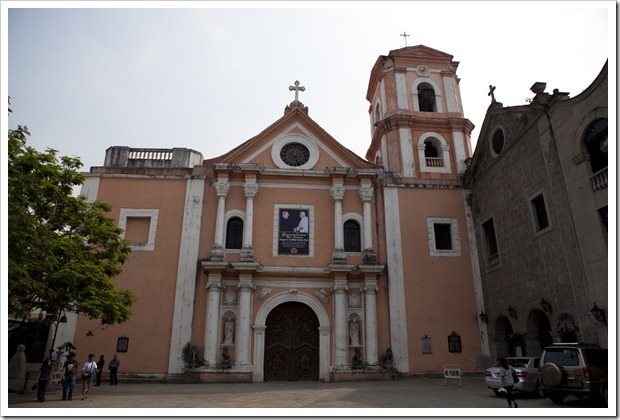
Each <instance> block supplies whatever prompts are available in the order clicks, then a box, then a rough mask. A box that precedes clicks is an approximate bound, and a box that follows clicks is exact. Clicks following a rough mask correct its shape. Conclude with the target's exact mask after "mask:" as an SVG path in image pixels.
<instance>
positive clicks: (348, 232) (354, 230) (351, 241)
mask: <svg viewBox="0 0 620 420" xmlns="http://www.w3.org/2000/svg"><path fill="white" fill-rule="evenodd" d="M361 239H362V237H361V232H360V224H359V223H358V222H357V221H355V220H351V219H349V220H347V221H346V222H344V250H345V251H346V252H361V251H362V245H361V243H362V241H361Z"/></svg>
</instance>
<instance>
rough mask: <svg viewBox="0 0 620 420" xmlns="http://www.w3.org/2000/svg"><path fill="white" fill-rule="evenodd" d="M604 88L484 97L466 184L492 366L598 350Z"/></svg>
mask: <svg viewBox="0 0 620 420" xmlns="http://www.w3.org/2000/svg"><path fill="white" fill-rule="evenodd" d="M607 80H608V79H607V64H605V66H604V67H603V69H602V71H601V72H600V74H599V75H598V77H597V78H596V80H594V82H593V83H592V84H591V86H590V87H588V88H587V89H586V90H585V91H584V92H582V93H581V94H579V95H577V96H575V97H573V98H570V97H569V94H568V93H564V92H560V91H559V90H557V89H554V90H553V93H551V94H549V93H546V92H545V87H546V86H545V83H535V84H534V85H533V86H532V88H531V90H532V92H533V93H534V95H535V96H534V97H533V99H532V100H531V102H530V103H529V104H527V105H522V106H513V107H504V106H503V105H502V104H501V103H500V102H498V101H497V100H496V99H495V94H494V92H493V90H494V87H491V89H492V90H491V93H492V94H493V96H492V97H493V101H492V103H491V105H490V107H489V109H488V111H487V115H486V118H485V120H484V123H483V125H482V128H481V130H480V135H479V138H478V142H477V146H476V151H475V153H474V156H473V159H472V160H471V162H470V163H469V166H468V169H467V172H466V179H467V183H468V186H469V188H470V195H469V197H468V202H469V203H470V206H471V208H472V213H473V216H474V219H475V232H476V239H477V242H478V244H479V255H478V257H479V262H480V267H481V277H482V284H483V292H484V312H483V313H481V317H482V318H484V319H485V320H488V331H489V341H490V347H491V355H492V356H493V358H495V357H497V356H505V355H532V356H533V355H539V354H540V353H541V350H542V348H543V347H544V346H546V345H547V344H549V343H551V342H558V341H564V342H566V341H570V342H574V341H580V342H588V343H597V344H599V345H601V346H607V344H608V342H607V325H606V313H607V312H608V310H609V309H608V308H609V303H608V298H609V296H608V276H607V266H608V260H607V213H608V210H607V209H608V203H607V191H608V179H607V142H608V137H607V102H608V85H607Z"/></svg>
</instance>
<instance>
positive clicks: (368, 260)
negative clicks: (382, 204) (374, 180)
mask: <svg viewBox="0 0 620 420" xmlns="http://www.w3.org/2000/svg"><path fill="white" fill-rule="evenodd" d="M372 194H373V189H372V185H371V184H370V183H362V184H361V185H360V199H361V200H362V206H363V211H364V215H363V216H364V227H363V229H364V246H363V251H362V264H364V265H374V264H376V263H377V254H376V253H375V250H374V249H373V248H372V209H371V207H370V200H372Z"/></svg>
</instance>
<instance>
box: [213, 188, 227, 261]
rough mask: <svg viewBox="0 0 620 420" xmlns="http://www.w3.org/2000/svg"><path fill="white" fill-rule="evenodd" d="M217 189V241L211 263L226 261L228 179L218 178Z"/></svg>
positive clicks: (215, 241)
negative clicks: (225, 224)
mask: <svg viewBox="0 0 620 420" xmlns="http://www.w3.org/2000/svg"><path fill="white" fill-rule="evenodd" d="M215 189H216V191H217V197H218V202H217V216H216V221H215V240H214V242H213V248H212V249H211V261H224V230H225V226H224V223H225V220H224V213H225V211H226V196H227V195H228V191H230V184H229V183H228V178H220V177H218V181H217V182H216V184H215Z"/></svg>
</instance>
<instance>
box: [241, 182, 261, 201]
mask: <svg viewBox="0 0 620 420" xmlns="http://www.w3.org/2000/svg"><path fill="white" fill-rule="evenodd" d="M243 192H244V193H245V197H246V198H254V197H256V194H258V184H256V183H254V182H246V183H245V184H243Z"/></svg>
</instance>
